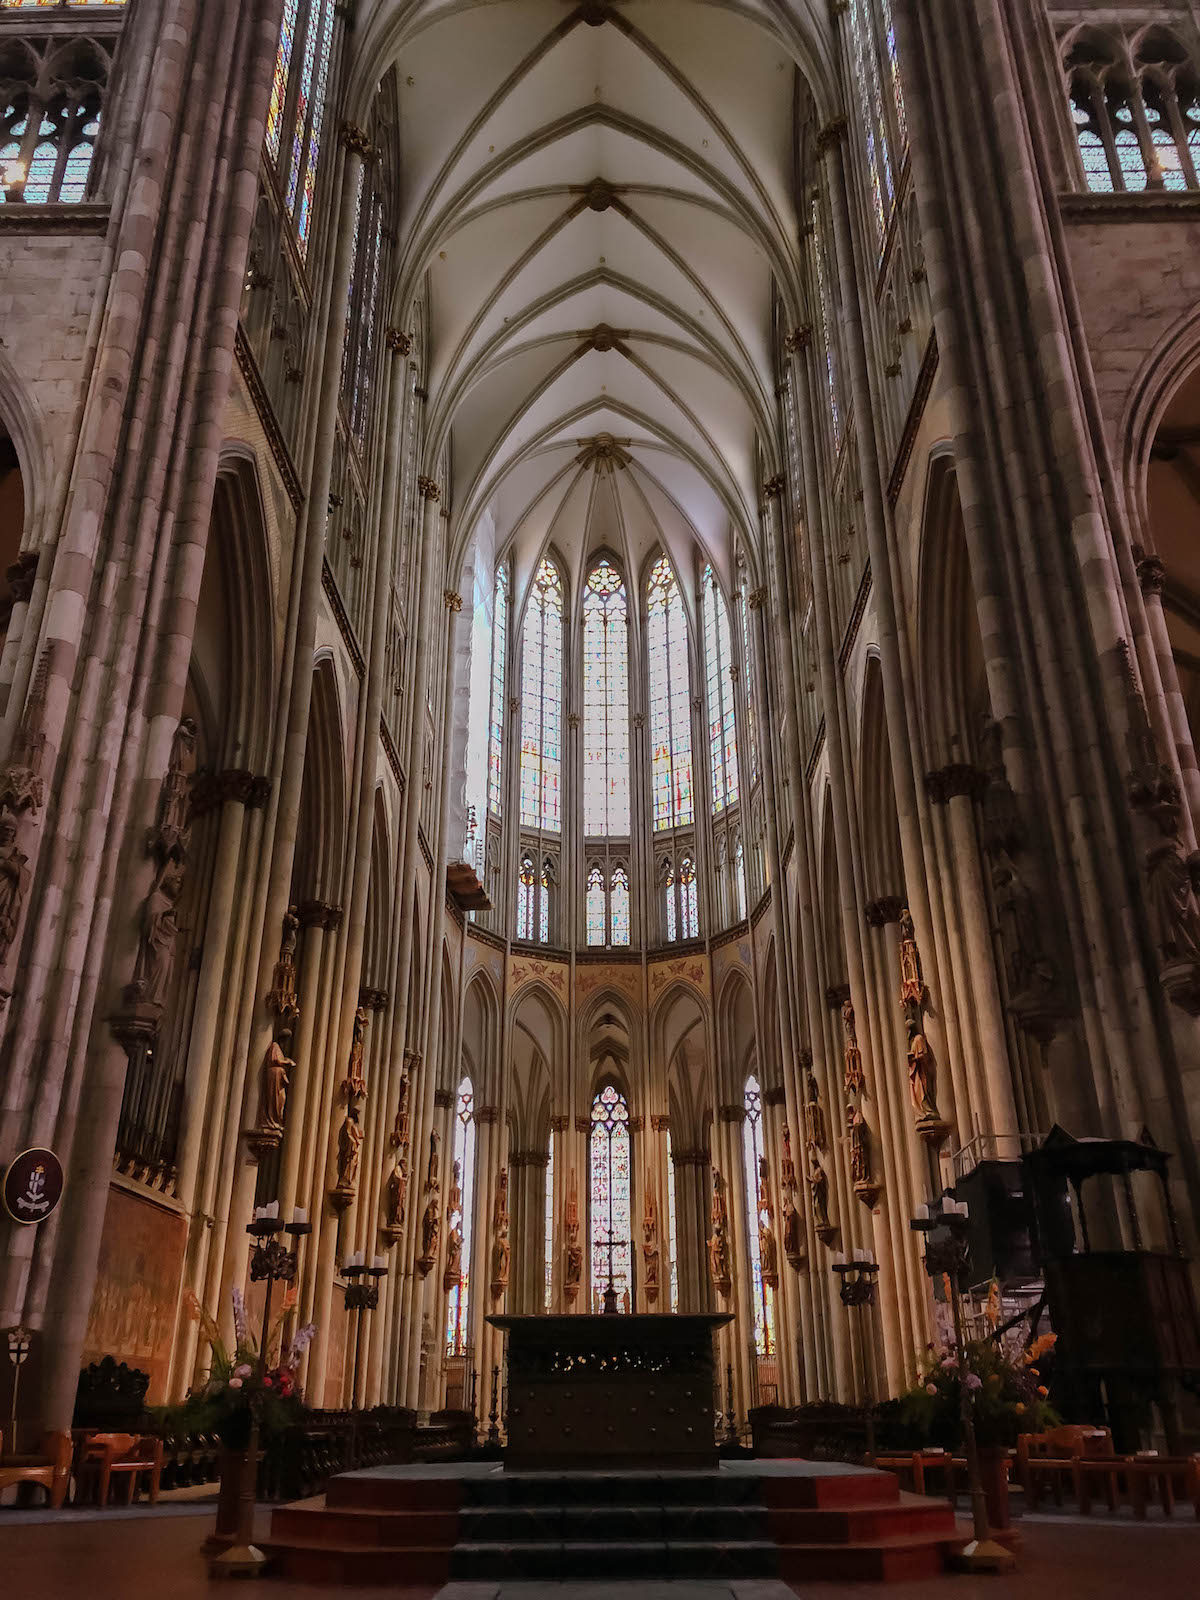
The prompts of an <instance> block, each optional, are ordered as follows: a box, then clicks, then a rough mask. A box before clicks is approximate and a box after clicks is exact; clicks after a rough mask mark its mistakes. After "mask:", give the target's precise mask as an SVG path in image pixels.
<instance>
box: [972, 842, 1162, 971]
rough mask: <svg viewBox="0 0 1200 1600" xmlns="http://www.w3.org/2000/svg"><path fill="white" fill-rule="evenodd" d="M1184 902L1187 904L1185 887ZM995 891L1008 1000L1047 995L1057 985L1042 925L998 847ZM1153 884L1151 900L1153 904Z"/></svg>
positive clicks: (1014, 866) (1026, 891)
mask: <svg viewBox="0 0 1200 1600" xmlns="http://www.w3.org/2000/svg"><path fill="white" fill-rule="evenodd" d="M1183 887H1184V900H1185V902H1186V885H1184V886H1183ZM992 890H993V893H994V896H995V905H996V920H997V922H998V923H999V924H1000V942H1001V944H1002V945H1003V946H1004V957H1005V961H1004V965H1005V973H1006V976H1007V978H1008V989H1009V999H1010V1000H1014V1001H1015V1000H1017V999H1019V998H1021V997H1026V998H1028V997H1030V996H1032V995H1035V994H1037V993H1038V992H1039V991H1040V992H1041V993H1042V994H1046V993H1048V992H1049V991H1051V990H1053V989H1054V987H1055V985H1056V982H1057V974H1056V973H1055V970H1054V966H1053V963H1052V962H1050V961H1049V960H1047V958H1046V955H1045V951H1044V947H1043V944H1042V924H1041V918H1040V917H1039V915H1038V910H1037V906H1036V905H1035V904H1034V899H1033V895H1032V894H1031V893H1030V891H1029V886H1028V885H1027V884H1026V882H1025V880H1024V879H1023V878H1022V876H1021V873H1020V871H1019V869H1018V867H1017V864H1016V862H1015V861H1014V860H1013V859H1012V857H1011V856H1010V855H1009V853H1008V852H1007V850H1005V849H1003V847H1000V846H998V847H997V848H996V850H995V851H994V852H993V855H992ZM1153 899H1154V890H1153V881H1152V888H1151V900H1152V903H1153Z"/></svg>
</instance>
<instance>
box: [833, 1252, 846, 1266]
mask: <svg viewBox="0 0 1200 1600" xmlns="http://www.w3.org/2000/svg"><path fill="white" fill-rule="evenodd" d="M845 1260H846V1257H845V1256H844V1255H843V1253H842V1252H841V1251H840V1250H839V1251H838V1253H837V1255H835V1256H834V1258H833V1264H834V1266H835V1267H840V1266H842V1265H843V1264H844V1262H845Z"/></svg>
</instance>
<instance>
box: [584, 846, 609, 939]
mask: <svg viewBox="0 0 1200 1600" xmlns="http://www.w3.org/2000/svg"><path fill="white" fill-rule="evenodd" d="M606 899H607V896H606V895H605V893H604V872H603V870H602V869H601V866H600V863H599V862H598V861H597V862H595V863H594V864H593V866H592V869H591V871H590V872H589V873H588V877H587V903H586V914H587V942H588V944H589V945H599V944H603V943H604V942H605V936H606V934H607V932H608V928H607V921H608V916H607V911H608V908H607V905H606V903H605V902H606Z"/></svg>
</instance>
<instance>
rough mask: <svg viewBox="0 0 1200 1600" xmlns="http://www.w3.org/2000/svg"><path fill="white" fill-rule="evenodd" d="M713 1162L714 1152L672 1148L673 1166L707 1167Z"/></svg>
mask: <svg viewBox="0 0 1200 1600" xmlns="http://www.w3.org/2000/svg"><path fill="white" fill-rule="evenodd" d="M711 1163H712V1153H711V1151H708V1150H703V1149H696V1150H672V1151H671V1165H672V1166H673V1167H707V1166H710V1165H711Z"/></svg>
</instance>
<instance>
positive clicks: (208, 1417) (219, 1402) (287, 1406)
mask: <svg viewBox="0 0 1200 1600" xmlns="http://www.w3.org/2000/svg"><path fill="white" fill-rule="evenodd" d="M295 1303H296V1293H295V1290H294V1289H290V1290H289V1291H288V1293H287V1294H286V1295H285V1296H284V1299H283V1304H282V1306H281V1307H280V1310H279V1314H278V1316H277V1317H276V1318H275V1321H274V1322H273V1323H272V1324H271V1328H270V1330H269V1332H268V1334H267V1344H266V1359H265V1360H264V1361H262V1362H261V1363H260V1360H259V1348H258V1341H257V1339H256V1338H255V1337H254V1335H253V1334H252V1333H251V1332H250V1328H249V1324H248V1322H247V1320H246V1301H245V1297H244V1295H243V1294H242V1292H241V1290H240V1289H234V1291H233V1330H234V1347H233V1349H232V1350H230V1349H229V1347H228V1346H227V1345H226V1343H225V1341H224V1339H223V1338H222V1337H221V1331H220V1329H219V1328H218V1327H217V1323H216V1320H215V1319H214V1318H213V1317H212V1316H210V1315H209V1313H208V1312H207V1311H205V1309H204V1307H203V1306H202V1305H201V1304H200V1302H199V1300H197V1298H196V1296H195V1295H194V1294H189V1295H188V1296H187V1298H186V1301H185V1304H186V1306H187V1311H188V1315H189V1316H190V1317H191V1318H192V1320H193V1321H194V1322H198V1323H199V1324H200V1329H201V1332H202V1333H203V1335H204V1337H205V1339H206V1340H207V1341H208V1348H209V1356H210V1361H209V1369H208V1378H207V1379H206V1381H205V1382H204V1383H203V1384H202V1385H200V1386H199V1387H198V1388H196V1389H193V1390H192V1391H191V1392H190V1393H189V1394H188V1396H187V1398H186V1399H185V1400H184V1401H183V1402H182V1404H181V1405H177V1406H169V1407H166V1408H165V1413H166V1414H165V1417H164V1421H165V1422H166V1423H167V1424H168V1425H169V1426H170V1427H171V1429H172V1430H173V1431H177V1432H180V1433H215V1434H217V1435H218V1436H219V1437H220V1438H221V1440H222V1442H223V1443H224V1444H226V1445H227V1446H228V1447H229V1448H231V1449H245V1447H246V1444H247V1442H248V1441H249V1437H250V1426H251V1422H252V1420H253V1418H254V1417H255V1416H257V1418H258V1424H259V1427H260V1429H261V1430H262V1432H263V1433H264V1434H267V1435H270V1434H273V1433H279V1432H282V1431H283V1429H285V1428H287V1427H288V1426H289V1425H290V1424H291V1423H293V1422H294V1421H296V1419H297V1418H298V1417H299V1415H300V1413H301V1411H302V1409H303V1402H302V1397H301V1394H300V1391H299V1388H298V1386H297V1381H296V1369H297V1366H298V1364H299V1360H300V1357H301V1355H302V1354H303V1353H304V1351H305V1350H306V1349H307V1348H308V1344H309V1342H310V1340H311V1339H312V1336H313V1334H314V1333H315V1332H316V1324H315V1323H311V1322H310V1323H308V1324H307V1326H305V1327H303V1328H300V1329H298V1330H297V1331H296V1332H295V1333H294V1334H293V1335H292V1337H291V1339H290V1340H289V1341H288V1342H287V1344H286V1346H285V1345H283V1343H282V1338H283V1324H284V1320H285V1318H286V1317H287V1315H288V1313H289V1312H290V1311H291V1310H292V1309H293V1308H294V1306H295Z"/></svg>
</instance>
